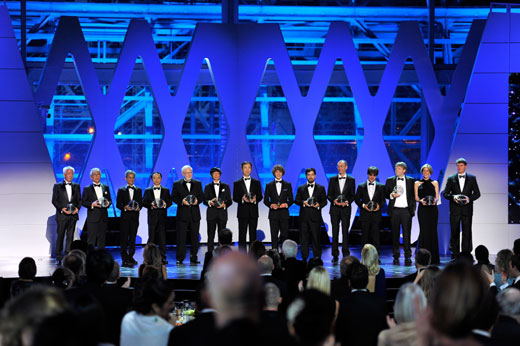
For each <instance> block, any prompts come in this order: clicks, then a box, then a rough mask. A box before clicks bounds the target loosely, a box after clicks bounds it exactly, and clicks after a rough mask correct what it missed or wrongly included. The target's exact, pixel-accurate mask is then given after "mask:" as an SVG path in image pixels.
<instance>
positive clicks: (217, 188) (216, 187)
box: [212, 180, 220, 199]
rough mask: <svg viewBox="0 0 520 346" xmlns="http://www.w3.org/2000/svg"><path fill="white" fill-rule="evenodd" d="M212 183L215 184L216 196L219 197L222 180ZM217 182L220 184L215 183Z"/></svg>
mask: <svg viewBox="0 0 520 346" xmlns="http://www.w3.org/2000/svg"><path fill="white" fill-rule="evenodd" d="M212 184H213V189H214V190H215V197H217V199H218V194H219V192H220V180H219V181H214V182H213V183H212ZM215 184H218V185H215Z"/></svg>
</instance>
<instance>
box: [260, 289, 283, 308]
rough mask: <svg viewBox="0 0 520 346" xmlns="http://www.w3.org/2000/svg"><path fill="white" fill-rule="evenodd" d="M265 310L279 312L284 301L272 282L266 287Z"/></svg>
mask: <svg viewBox="0 0 520 346" xmlns="http://www.w3.org/2000/svg"><path fill="white" fill-rule="evenodd" d="M264 292H265V310H271V311H278V305H279V304H280V302H281V301H282V299H281V294H280V289H279V288H278V286H276V285H275V284H273V283H272V282H268V283H266V284H265V285H264Z"/></svg>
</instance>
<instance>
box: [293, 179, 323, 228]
mask: <svg viewBox="0 0 520 346" xmlns="http://www.w3.org/2000/svg"><path fill="white" fill-rule="evenodd" d="M309 197H311V196H309V190H308V189H307V183H305V184H303V185H300V186H298V190H297V191H296V198H295V199H294V203H296V204H297V205H299V206H300V220H301V221H313V222H320V221H322V218H321V210H322V209H323V207H324V206H326V205H327V194H326V193H325V187H324V186H323V185H320V184H317V183H314V191H313V192H312V197H315V198H316V201H317V202H318V203H319V204H320V207H319V209H318V208H314V207H310V208H309V207H305V206H304V205H303V202H304V201H306V200H307V198H309Z"/></svg>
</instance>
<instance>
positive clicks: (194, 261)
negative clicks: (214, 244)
mask: <svg viewBox="0 0 520 346" xmlns="http://www.w3.org/2000/svg"><path fill="white" fill-rule="evenodd" d="M190 264H200V261H199V260H197V258H190Z"/></svg>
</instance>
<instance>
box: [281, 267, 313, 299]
mask: <svg viewBox="0 0 520 346" xmlns="http://www.w3.org/2000/svg"><path fill="white" fill-rule="evenodd" d="M282 267H283V269H284V271H283V273H284V275H283V276H284V281H285V282H286V283H287V294H288V299H287V302H285V303H286V304H285V305H286V306H288V305H289V303H290V302H292V301H293V299H294V298H296V297H297V296H298V294H299V293H300V291H299V290H298V283H299V282H300V281H305V275H306V269H307V264H306V263H305V262H303V261H299V260H297V259H296V258H294V257H292V258H288V259H286V260H284V261H283V262H282Z"/></svg>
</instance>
